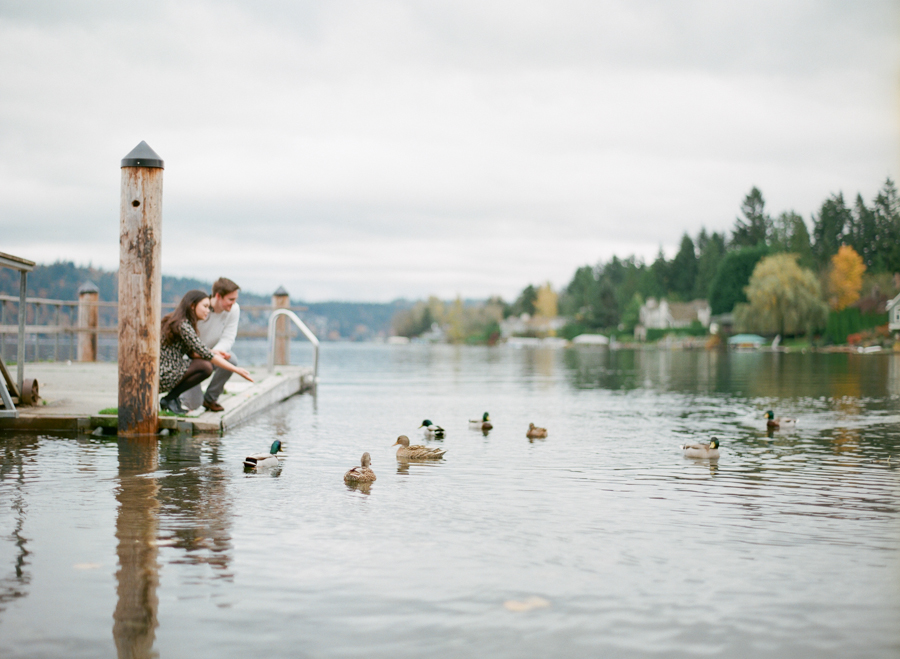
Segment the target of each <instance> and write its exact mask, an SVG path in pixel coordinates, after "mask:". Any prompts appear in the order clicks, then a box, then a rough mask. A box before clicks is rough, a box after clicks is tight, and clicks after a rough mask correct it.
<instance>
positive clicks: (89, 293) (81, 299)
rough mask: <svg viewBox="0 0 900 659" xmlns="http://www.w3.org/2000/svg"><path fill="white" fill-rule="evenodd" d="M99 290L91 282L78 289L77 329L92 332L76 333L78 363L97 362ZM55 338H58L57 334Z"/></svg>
mask: <svg viewBox="0 0 900 659" xmlns="http://www.w3.org/2000/svg"><path fill="white" fill-rule="evenodd" d="M99 300H100V289H99V288H97V286H96V284H94V282H92V281H86V282H84V283H83V284H82V285H81V287H80V288H79V289H78V327H79V329H82V330H84V329H88V330H93V331H89V332H79V333H78V361H80V362H95V361H97V332H96V329H97V327H98V326H99V324H100V322H99V321H100V308H99V307H98V306H97V302H99ZM57 336H59V335H58V334H57Z"/></svg>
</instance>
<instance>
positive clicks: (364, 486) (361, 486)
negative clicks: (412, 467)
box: [345, 465, 409, 495]
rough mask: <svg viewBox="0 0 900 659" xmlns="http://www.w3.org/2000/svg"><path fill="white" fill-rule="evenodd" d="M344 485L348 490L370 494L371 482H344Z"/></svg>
mask: <svg viewBox="0 0 900 659" xmlns="http://www.w3.org/2000/svg"><path fill="white" fill-rule="evenodd" d="M407 468H409V465H407ZM397 471H398V472H399V471H400V470H399V469H398V470H397ZM345 485H346V486H347V489H348V490H349V491H350V492H362V493H363V494H366V495H369V494H372V484H371V483H345Z"/></svg>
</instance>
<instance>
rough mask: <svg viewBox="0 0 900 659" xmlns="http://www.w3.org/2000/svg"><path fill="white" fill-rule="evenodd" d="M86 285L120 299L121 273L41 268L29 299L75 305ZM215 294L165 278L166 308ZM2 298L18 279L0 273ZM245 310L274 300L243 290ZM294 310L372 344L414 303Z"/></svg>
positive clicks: (326, 332)
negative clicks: (197, 293)
mask: <svg viewBox="0 0 900 659" xmlns="http://www.w3.org/2000/svg"><path fill="white" fill-rule="evenodd" d="M87 281H91V282H93V283H94V284H96V286H97V288H99V289H100V299H101V300H104V301H115V300H117V299H118V295H119V288H118V272H117V271H107V270H102V269H100V268H93V267H81V266H76V265H75V264H74V263H72V262H71V261H57V262H56V263H53V264H51V265H37V266H35V268H34V270H33V271H32V272H30V273H28V296H29V297H42V298H49V299H52V300H77V299H78V289H79V288H80V287H81V285H82V284H84V283H85V282H87ZM195 288H199V289H201V290H205V291H210V290H212V282H208V281H201V280H199V279H192V278H187V277H168V276H166V275H163V277H162V300H163V302H177V301H178V300H180V299H181V297H182V296H183V295H184V294H185V293H187V292H188V291H189V290H192V289H195ZM0 293H2V294H6V295H18V294H19V273H18V272H16V271H15V270H12V269H10V268H0ZM240 301H241V304H242V305H248V306H249V305H266V306H268V305H269V304H270V303H271V301H272V297H271V295H258V294H255V293H251V292H249V291H245V290H241V297H240ZM291 306H294V307H298V306H300V307H304V306H305V307H307V310H306V311H304V312H302V313H301V317H302V318H303V320H304V322H305V323H306V324H307V325H309V326H310V328H311V329H312V330H313V331H314V332H315V333H316V335H317V336H319V337H320V338H321V339H324V340H357V341H360V340H368V339H373V338H376V337H379V336H387V335H388V334H389V333H390V328H391V318H392V317H393V316H394V314H395V313H396V312H397V311H398V310H402V309H408V308H410V307H412V302H409V301H407V300H396V301H394V302H389V303H386V304H380V303H374V302H311V303H306V302H303V301H300V300H291ZM241 316H242V321H241V324H242V326H244V325H245V324H250V325H253V324H258V323H261V322H262V318H261V317H257V318H254V316H253V315H251V314H247V315H246V317H245V315H244V314H241Z"/></svg>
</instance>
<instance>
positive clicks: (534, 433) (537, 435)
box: [525, 423, 547, 439]
mask: <svg viewBox="0 0 900 659" xmlns="http://www.w3.org/2000/svg"><path fill="white" fill-rule="evenodd" d="M525 436H526V437H527V438H528V439H544V438H546V437H547V429H546V428H538V427H537V426H536V425H534V424H533V423H529V424H528V430H527V431H526V432H525Z"/></svg>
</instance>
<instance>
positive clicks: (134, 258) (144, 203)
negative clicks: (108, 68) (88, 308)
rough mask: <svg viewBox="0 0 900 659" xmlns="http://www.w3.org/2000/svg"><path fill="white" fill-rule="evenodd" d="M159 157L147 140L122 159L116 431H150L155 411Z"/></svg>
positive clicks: (159, 286)
mask: <svg viewBox="0 0 900 659" xmlns="http://www.w3.org/2000/svg"><path fill="white" fill-rule="evenodd" d="M162 183H163V160H162V158H160V157H159V156H158V155H157V154H156V153H155V152H154V151H153V149H151V148H150V147H149V146H148V145H147V143H146V142H141V143H140V144H138V145H137V146H136V147H134V149H133V150H132V151H131V153H129V154H128V155H127V156H125V157H124V158H123V159H122V197H121V202H120V207H119V436H120V437H123V436H124V437H136V436H138V435H144V436H148V437H149V436H151V435H155V434H156V431H157V424H158V415H159V401H158V400H157V399H158V397H159V323H160V319H161V318H160V305H161V303H162V275H161V273H160V270H159V261H160V244H161V241H162Z"/></svg>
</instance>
